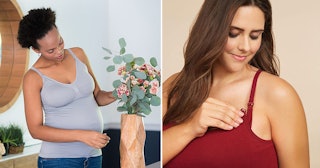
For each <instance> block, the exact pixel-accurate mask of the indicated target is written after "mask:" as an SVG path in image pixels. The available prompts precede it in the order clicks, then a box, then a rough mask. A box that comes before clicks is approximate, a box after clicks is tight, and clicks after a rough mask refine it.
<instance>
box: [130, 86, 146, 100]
mask: <svg viewBox="0 0 320 168" xmlns="http://www.w3.org/2000/svg"><path fill="white" fill-rule="evenodd" d="M132 92H133V93H134V94H135V95H136V96H137V97H138V99H143V98H144V91H143V90H141V89H140V88H139V86H137V85H136V86H133V88H132Z"/></svg>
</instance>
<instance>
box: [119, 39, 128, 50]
mask: <svg viewBox="0 0 320 168" xmlns="http://www.w3.org/2000/svg"><path fill="white" fill-rule="evenodd" d="M119 45H120V48H125V47H126V46H127V43H126V40H125V39H124V38H123V37H122V38H120V39H119Z"/></svg>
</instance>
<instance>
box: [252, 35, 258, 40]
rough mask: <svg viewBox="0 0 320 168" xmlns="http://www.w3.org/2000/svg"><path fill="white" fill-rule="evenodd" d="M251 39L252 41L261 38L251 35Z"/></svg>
mask: <svg viewBox="0 0 320 168" xmlns="http://www.w3.org/2000/svg"><path fill="white" fill-rule="evenodd" d="M250 38H251V39H252V40H257V39H258V38H259V36H253V35H251V36H250Z"/></svg>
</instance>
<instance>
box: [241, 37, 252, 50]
mask: <svg viewBox="0 0 320 168" xmlns="http://www.w3.org/2000/svg"><path fill="white" fill-rule="evenodd" d="M250 47H251V46H250V40H249V39H248V38H246V37H243V38H241V39H240V41H239V44H238V49H239V50H241V51H249V50H250Z"/></svg>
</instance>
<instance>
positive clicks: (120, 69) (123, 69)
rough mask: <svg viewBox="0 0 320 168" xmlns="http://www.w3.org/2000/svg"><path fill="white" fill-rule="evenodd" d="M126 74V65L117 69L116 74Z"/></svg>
mask: <svg viewBox="0 0 320 168" xmlns="http://www.w3.org/2000/svg"><path fill="white" fill-rule="evenodd" d="M125 74H126V66H122V67H120V68H119V69H118V75H121V76H123V75H125Z"/></svg>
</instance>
